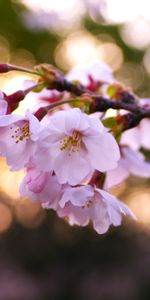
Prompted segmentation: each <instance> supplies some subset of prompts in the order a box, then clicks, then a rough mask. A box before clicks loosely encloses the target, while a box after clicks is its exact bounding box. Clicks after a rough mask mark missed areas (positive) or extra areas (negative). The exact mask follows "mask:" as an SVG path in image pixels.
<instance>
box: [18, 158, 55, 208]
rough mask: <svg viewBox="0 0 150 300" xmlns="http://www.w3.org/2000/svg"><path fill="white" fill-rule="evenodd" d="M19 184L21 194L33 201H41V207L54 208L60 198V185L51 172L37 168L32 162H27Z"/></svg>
mask: <svg viewBox="0 0 150 300" xmlns="http://www.w3.org/2000/svg"><path fill="white" fill-rule="evenodd" d="M26 172H27V174H26V176H25V177H24V179H23V181H22V183H21V186H20V194H21V196H27V197H29V198H31V199H32V200H34V201H41V205H42V207H43V208H52V209H56V208H57V206H58V200H59V198H60V192H61V185H60V184H59V183H58V181H57V179H56V176H52V174H51V172H43V171H40V170H38V168H37V166H35V165H34V164H33V163H32V162H30V163H29V164H28V167H27V169H26Z"/></svg>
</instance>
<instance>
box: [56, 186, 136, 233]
mask: <svg viewBox="0 0 150 300" xmlns="http://www.w3.org/2000/svg"><path fill="white" fill-rule="evenodd" d="M59 205H60V208H58V210H57V213H58V215H59V216H60V217H66V218H67V220H68V222H69V224H70V225H74V224H76V225H81V226H86V225H87V224H88V223H89V221H91V222H92V224H93V227H94V229H95V230H96V232H97V233H99V234H103V233H105V232H106V231H107V230H108V228H109V226H110V225H114V226H119V225H120V224H121V221H122V214H123V215H126V216H128V217H130V218H132V219H135V216H134V215H133V213H132V212H131V211H130V210H129V208H128V207H127V206H126V205H125V204H124V203H122V202H121V201H119V200H118V199H117V198H116V197H115V196H113V195H110V194H109V193H107V192H106V191H104V190H101V189H97V188H95V189H94V188H93V187H91V186H89V185H87V186H82V187H68V188H66V189H65V191H64V193H63V196H62V198H61V200H60V201H59Z"/></svg>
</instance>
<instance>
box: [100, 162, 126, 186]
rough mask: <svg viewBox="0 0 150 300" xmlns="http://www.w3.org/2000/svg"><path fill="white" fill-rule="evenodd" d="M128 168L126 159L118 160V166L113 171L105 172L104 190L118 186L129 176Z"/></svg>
mask: <svg viewBox="0 0 150 300" xmlns="http://www.w3.org/2000/svg"><path fill="white" fill-rule="evenodd" d="M129 174H130V172H129V168H128V163H127V161H126V159H122V158H121V159H120V160H119V162H118V166H117V168H116V169H114V170H110V171H107V172H106V178H105V182H104V188H105V189H109V188H111V187H114V186H116V185H118V184H120V183H121V182H122V181H124V180H125V179H126V178H127V177H128V176H129Z"/></svg>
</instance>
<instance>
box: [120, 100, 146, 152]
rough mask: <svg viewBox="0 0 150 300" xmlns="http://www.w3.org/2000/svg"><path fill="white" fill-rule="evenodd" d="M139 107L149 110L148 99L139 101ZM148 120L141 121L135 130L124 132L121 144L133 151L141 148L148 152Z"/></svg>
mask: <svg viewBox="0 0 150 300" xmlns="http://www.w3.org/2000/svg"><path fill="white" fill-rule="evenodd" d="M139 102H140V106H141V107H145V108H150V99H141V100H140V101H139ZM149 132H150V120H149V119H143V120H142V121H141V122H140V124H139V125H138V126H136V127H135V128H132V129H129V130H127V131H125V132H124V133H123V135H122V138H121V144H124V145H127V146H130V147H131V148H132V149H133V150H138V149H139V148H141V147H143V148H145V149H147V150H150V135H149Z"/></svg>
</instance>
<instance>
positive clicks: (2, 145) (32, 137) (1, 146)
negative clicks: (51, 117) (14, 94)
mask: <svg viewBox="0 0 150 300" xmlns="http://www.w3.org/2000/svg"><path fill="white" fill-rule="evenodd" d="M40 126H41V125H40V122H39V121H38V120H37V118H36V117H35V116H34V115H33V114H32V113H30V112H29V111H28V112H27V113H26V116H20V115H5V116H1V117H0V153H1V155H2V156H4V157H6V160H7V163H8V165H9V166H11V170H19V169H21V168H23V167H24V166H25V165H26V164H27V162H28V161H29V159H30V157H32V155H33V151H34V148H35V144H36V141H37V140H38V138H39V136H40Z"/></svg>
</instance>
